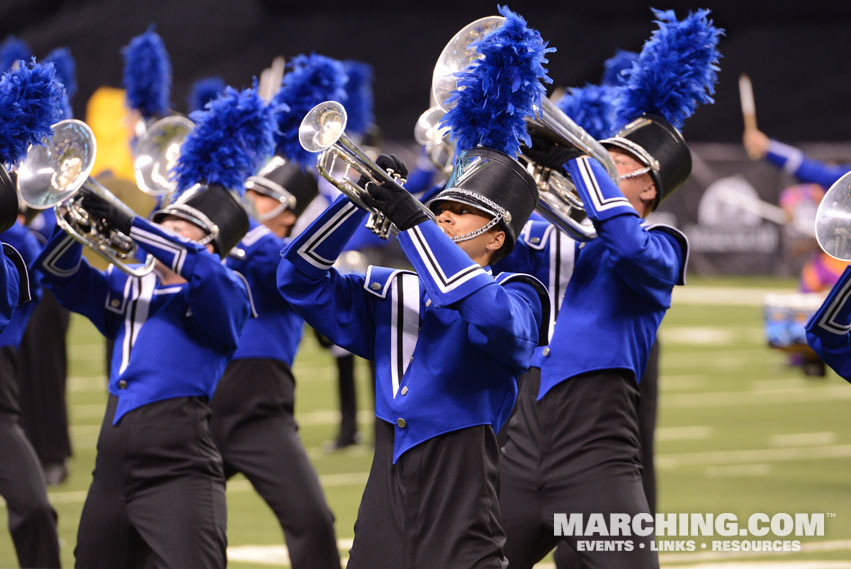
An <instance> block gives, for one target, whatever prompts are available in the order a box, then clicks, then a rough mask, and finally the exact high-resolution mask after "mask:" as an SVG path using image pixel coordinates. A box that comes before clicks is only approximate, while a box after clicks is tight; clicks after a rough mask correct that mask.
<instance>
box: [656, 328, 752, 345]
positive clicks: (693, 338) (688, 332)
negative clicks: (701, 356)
mask: <svg viewBox="0 0 851 569" xmlns="http://www.w3.org/2000/svg"><path fill="white" fill-rule="evenodd" d="M659 337H660V339H661V340H662V343H663V344H666V345H667V344H684V345H697V346H707V345H713V346H727V345H732V344H740V343H759V342H760V341H763V340H764V339H765V331H764V330H763V329H762V328H757V327H736V328H730V327H726V328H724V327H720V326H662V328H660V329H659Z"/></svg>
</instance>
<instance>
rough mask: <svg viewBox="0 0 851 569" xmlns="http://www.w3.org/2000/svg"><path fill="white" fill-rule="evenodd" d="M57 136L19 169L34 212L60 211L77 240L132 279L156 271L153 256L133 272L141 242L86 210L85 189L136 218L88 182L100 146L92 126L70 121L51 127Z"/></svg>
mask: <svg viewBox="0 0 851 569" xmlns="http://www.w3.org/2000/svg"><path fill="white" fill-rule="evenodd" d="M52 130H53V136H52V137H51V138H50V140H47V141H45V144H44V145H43V146H31V147H30V149H29V151H28V152H27V156H26V158H25V159H24V162H23V163H22V164H21V166H20V168H18V193H19V194H20V196H21V199H22V200H23V201H24V202H25V203H26V204H27V205H28V206H30V207H32V208H35V209H46V208H48V207H51V206H53V207H55V209H56V222H57V223H58V224H59V226H60V227H61V228H62V229H63V230H64V231H65V232H66V233H68V234H69V235H70V236H71V237H73V238H74V239H75V240H77V241H79V242H80V243H82V244H83V245H85V246H87V247H89V248H90V249H91V250H92V251H94V252H95V253H97V254H99V255H101V256H102V257H104V258H105V259H106V260H107V261H109V262H110V263H112V264H114V265H115V266H116V267H117V268H118V269H120V270H122V271H124V272H125V273H127V274H128V275H132V276H136V277H141V276H144V275H146V274H148V273H150V272H151V270H152V269H153V268H154V258H153V257H152V256H151V255H148V258H147V261H146V262H145V264H144V265H143V266H142V267H138V268H134V267H131V266H130V265H131V264H135V263H136V262H137V261H136V242H135V241H133V239H131V238H130V236H129V235H125V234H124V233H121V232H120V231H118V230H117V229H115V228H113V227H110V226H109V225H107V224H105V223H103V222H102V221H101V220H97V219H95V218H93V217H92V216H91V215H90V214H89V212H87V211H86V210H85V209H83V207H82V199H83V195H82V192H81V191H80V190H82V189H85V190H86V191H88V192H91V193H93V194H95V195H97V196H98V197H99V198H101V199H104V200H106V201H108V202H109V203H110V204H112V205H113V206H115V207H118V208H119V209H121V210H122V211H125V212H126V213H128V214H129V215H136V214H135V213H134V212H133V210H131V209H130V208H129V207H127V206H126V205H125V204H124V203H123V202H121V200H119V199H118V198H116V197H115V196H114V195H112V193H111V192H110V191H109V190H107V189H106V188H105V187H103V185H101V184H99V183H98V182H97V181H96V180H94V179H93V178H90V177H89V174H90V173H91V171H92V167H93V166H94V162H95V153H96V152H97V143H96V141H95V137H94V134H93V133H92V130H91V129H90V128H89V126H88V125H87V124H86V123H84V122H82V121H79V120H74V119H69V120H64V121H60V122H58V123H56V124H55V125H53V127H52Z"/></svg>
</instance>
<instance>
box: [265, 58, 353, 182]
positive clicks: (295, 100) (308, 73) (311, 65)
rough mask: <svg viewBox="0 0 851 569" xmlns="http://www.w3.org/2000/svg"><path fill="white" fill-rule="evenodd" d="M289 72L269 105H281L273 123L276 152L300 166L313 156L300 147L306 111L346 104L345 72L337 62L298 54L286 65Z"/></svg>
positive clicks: (309, 160) (307, 162) (306, 163)
mask: <svg viewBox="0 0 851 569" xmlns="http://www.w3.org/2000/svg"><path fill="white" fill-rule="evenodd" d="M288 67H289V68H290V70H289V72H288V73H286V74H285V75H284V77H283V79H282V80H281V88H280V90H278V92H277V93H276V94H275V96H274V98H273V99H272V102H273V103H275V104H277V105H283V107H281V108H282V109H283V110H281V111H280V112H278V114H277V117H276V121H277V125H278V132H277V134H276V135H275V144H276V150H275V153H276V154H278V155H279V156H282V157H283V158H286V159H287V160H290V161H292V162H294V163H297V164H301V165H303V166H306V165H309V164H312V162H313V160H314V159H315V157H316V155H315V154H314V153H312V152H308V151H307V150H305V149H304V148H302V146H301V144H300V143H299V141H298V127H299V126H300V125H301V121H302V119H304V115H306V114H307V112H308V111H309V110H310V109H312V108H313V107H315V106H316V105H318V104H319V103H321V102H323V101H337V102H339V103H343V104H345V103H346V89H345V86H346V81H347V77H346V71H345V69H344V68H343V64H342V63H340V62H339V61H337V60H334V59H331V58H330V57H325V56H323V55H317V54H315V53H311V54H310V55H297V56H295V57H294V58H293V59H292V60H291V61H290V62H289V63H288Z"/></svg>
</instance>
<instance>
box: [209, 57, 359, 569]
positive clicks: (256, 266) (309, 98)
mask: <svg viewBox="0 0 851 569" xmlns="http://www.w3.org/2000/svg"><path fill="white" fill-rule="evenodd" d="M344 82H345V74H344V73H343V68H342V65H341V64H340V63H339V62H337V61H334V60H332V59H330V58H327V57H324V56H321V55H315V54H311V55H309V56H304V55H301V56H296V57H294V58H293V59H292V60H291V61H290V70H289V72H288V73H287V74H285V75H284V77H283V80H282V82H281V87H280V89H279V90H278V92H277V93H276V94H275V96H274V97H273V99H272V101H273V104H274V105H276V108H277V109H278V111H277V114H276V116H275V123H276V125H277V131H278V132H277V134H275V136H274V138H275V145H276V147H275V152H276V154H277V156H275V157H274V158H272V159H271V160H270V161H269V162H268V163H267V164H266V165H265V166H264V167H263V169H262V170H261V171H260V173H259V174H258V175H256V176H251V177H249V178H248V179H247V180H246V182H245V188H246V198H247V200H248V201H249V202H250V203H251V204H253V209H254V210H255V212H256V215H257V218H258V219H259V221H260V223H257V222H252V225H251V229H250V230H249V231H248V233H247V234H246V236H245V238H244V239H243V241H242V242H241V243H240V245H239V248H240V250H241V251H242V252H243V253H244V256H242V258H233V257H231V258H229V259H228V261H227V263H228V266H229V267H231V268H232V269H234V270H236V271H239V272H240V273H241V274H243V275H245V277H246V279H247V281H248V283H249V285H250V287H251V292H252V296H253V299H254V302H255V306H256V307H257V318H254V319H252V320H250V321H249V322H248V323H247V324H246V326H245V329H244V330H243V333H242V335H241V336H240V339H239V348H237V351H236V353H235V354H234V356H233V359H232V360H231V362H230V363H229V364H228V367H227V368H226V369H225V373H224V376H223V377H222V379H221V381H220V382H219V386H218V388H217V390H216V395H215V397H213V401H212V408H213V420H212V429H213V438H214V440H215V442H216V445H217V446H218V448H219V451H220V452H221V453H222V458H223V459H224V465H225V476H226V477H228V478H230V477H231V476H233V475H234V474H236V473H238V472H242V473H243V474H244V475H245V476H246V478H248V480H249V481H250V482H251V484H252V485H253V486H254V488H255V490H256V491H257V492H258V493H259V494H260V496H261V497H262V498H263V500H264V501H265V502H266V503H267V504H268V505H269V507H270V508H271V509H272V511H273V512H274V514H275V517H276V518H277V519H278V523H280V525H281V529H282V530H283V532H284V537H285V539H286V543H287V548H288V550H289V556H290V560H291V563H292V565H293V568H294V569H312V568H320V569H331V568H333V569H337V567H339V566H340V554H339V552H338V550H337V539H336V536H335V533H334V516H333V514H332V513H331V510H330V508H329V507H328V504H327V502H326V500H325V495H324V493H323V491H322V487H321V485H320V484H319V477H318V475H317V474H316V471H315V470H314V469H313V466H312V465H311V464H310V461H309V459H308V457H307V453H306V452H305V450H304V446H303V445H302V442H301V439H300V438H299V435H298V431H297V425H296V422H295V418H294V417H293V409H294V405H295V379H294V377H293V374H292V369H291V368H292V364H293V360H294V359H295V354H296V350H297V349H298V345H299V341H300V340H301V335H302V328H303V326H304V321H303V320H302V318H301V316H299V315H298V314H297V313H296V312H295V311H294V310H293V308H292V307H291V306H290V305H289V304H287V303H286V302H285V301H284V300H283V299H282V298H281V295H280V294H279V293H278V292H277V288H276V286H275V272H276V269H277V265H278V262H279V261H280V258H281V248H282V247H283V246H284V244H285V242H288V239H286V238H287V237H288V236H289V235H290V232H291V231H292V228H293V225H294V224H295V222H296V220H297V219H298V217H299V216H300V215H301V214H302V213H303V212H304V210H305V208H306V207H307V205H308V204H309V203H310V201H311V200H312V199H313V198H314V197H315V196H316V195H317V182H316V177H315V176H314V175H313V174H312V173H310V172H308V171H305V170H304V169H303V167H302V166H301V165H300V164H304V163H306V162H307V160H308V157H307V156H306V155H305V152H304V150H303V149H302V148H301V145H300V144H298V138H297V137H298V128H297V126H298V125H297V124H293V123H294V122H295V121H300V120H301V118H303V116H304V113H305V112H306V110H308V109H310V108H312V107H313V106H314V105H316V104H318V103H320V102H322V101H324V100H326V98H328V97H343V96H344V95H345V91H343V90H342V85H343V83H344ZM310 158H313V157H312V156H311V157H310Z"/></svg>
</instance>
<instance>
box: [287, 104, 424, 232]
mask: <svg viewBox="0 0 851 569" xmlns="http://www.w3.org/2000/svg"><path fill="white" fill-rule="evenodd" d="M346 121H347V116H346V109H345V108H344V107H343V105H341V104H340V103H338V102H336V101H325V102H324V103H319V104H318V105H316V106H315V107H313V108H312V109H310V111H308V113H307V114H306V115H305V117H304V119H303V120H302V121H301V126H300V127H299V129H298V140H299V142H300V143H301V146H302V147H303V148H304V149H305V150H307V151H308V152H319V153H320V154H319V156H318V157H317V159H316V170H317V171H318V172H319V174H320V175H321V176H322V177H323V178H325V179H326V180H328V181H329V182H331V183H332V184H333V185H334V186H335V187H337V189H339V190H340V191H341V192H343V193H344V194H345V195H346V196H347V197H348V198H349V199H350V200H352V202H354V203H355V205H357V206H358V207H360V208H362V209H365V210H366V211H368V212H370V216H369V220H368V221H367V224H366V227H367V229H369V230H371V231H372V232H374V233H375V234H376V235H378V236H379V237H381V238H382V239H387V237H388V236H389V235H391V234H392V235H395V234H397V233H398V229H397V228H396V226H395V225H393V224H392V223H391V222H390V220H389V219H387V217H386V216H385V215H384V214H383V213H381V212H380V211H377V210H374V209H372V208H371V207H369V206H368V205H367V204H366V203H365V202H364V201H363V196H364V195H366V193H367V191H366V189H365V188H363V187H361V186H360V185H358V179H359V178H360V176H361V175H363V176H366V177H367V178H368V179H369V180H370V182H372V183H374V184H379V185H380V184H382V183H384V182H386V181H394V182H396V183H398V184H401V185H404V183H405V180H404V179H402V178H401V177H400V176H399V175H398V174H392V175H391V174H388V173H387V172H385V171H384V170H382V169H381V167H380V166H378V164H376V163H375V162H373V161H372V159H371V158H370V157H369V156H367V155H366V153H365V152H364V151H363V150H362V149H361V148H359V147H358V146H357V145H356V144H355V143H354V142H352V140H351V139H350V138H349V137H348V136H346V133H345V130H346ZM350 171H354V172H355V173H357V175H358V176H357V178H355V179H352V178H351V177H349V174H350ZM420 208H421V209H422V210H423V211H424V212H425V213H426V215H428V217H429V219H434V218H435V217H434V214H433V213H432V212H431V210H429V209H428V208H427V207H426V206H424V205H422V204H420Z"/></svg>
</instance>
